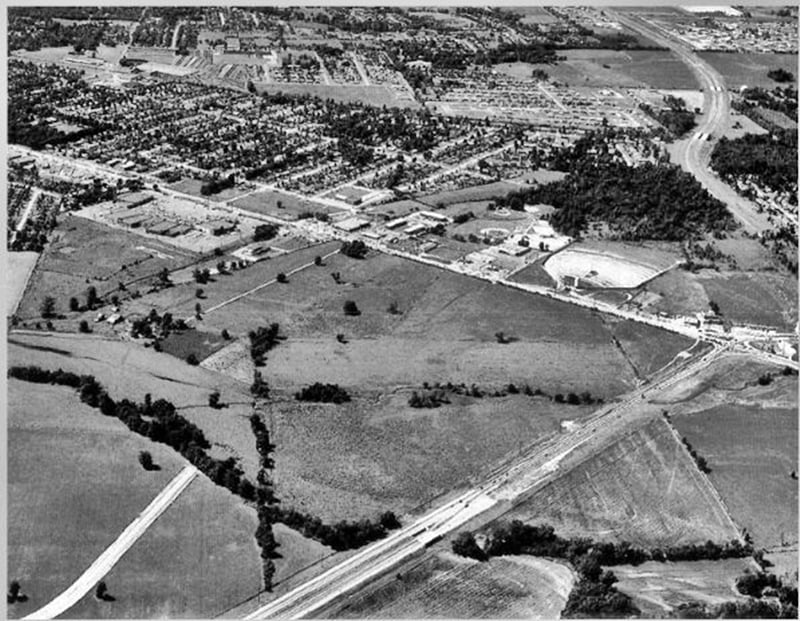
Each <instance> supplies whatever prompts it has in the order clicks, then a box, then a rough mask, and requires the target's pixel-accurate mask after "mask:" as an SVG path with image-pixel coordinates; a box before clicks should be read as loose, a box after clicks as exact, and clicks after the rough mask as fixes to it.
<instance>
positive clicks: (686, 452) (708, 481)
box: [661, 417, 746, 544]
mask: <svg viewBox="0 0 800 621" xmlns="http://www.w3.org/2000/svg"><path fill="white" fill-rule="evenodd" d="M661 420H662V421H663V422H664V424H665V425H666V426H667V427H668V428H669V430H670V432H671V433H672V437H673V438H675V441H676V442H677V443H678V444H679V445H680V448H681V449H682V450H683V453H684V455H686V457H687V458H688V459H689V460H690V461H691V462H692V465H693V467H694V470H695V472H696V473H697V474H698V476H699V479H700V480H701V481H703V483H704V484H705V486H706V487H707V488H708V489H709V490H710V491H711V496H712V497H713V498H714V500H716V501H717V503H718V504H719V506H720V509H722V513H723V515H725V517H726V518H727V519H728V522H730V525H731V526H732V527H733V530H734V531H735V532H736V536H737V537H738V539H739V542H740V543H742V544H744V543H746V542H745V540H744V536H743V535H742V529H741V528H739V526H738V525H737V524H736V522H735V521H734V519H733V517H732V516H731V513H730V511H729V510H728V505H726V504H725V501H724V500H723V499H722V496H721V495H720V493H719V490H718V489H717V488H716V487H714V484H713V483H712V482H711V479H710V478H709V477H708V475H707V474H706V473H705V472H703V471H702V470H700V468H699V467H698V466H697V462H695V460H694V458H693V457H692V455H691V454H690V453H689V449H688V447H687V446H686V445H685V444H684V443H683V439H682V438H681V435H680V434H679V433H678V430H677V429H676V428H675V426H674V425H673V424H672V422H671V421H668V420H666V419H664V418H663V417H662V419H661Z"/></svg>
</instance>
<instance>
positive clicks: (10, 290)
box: [5, 252, 39, 316]
mask: <svg viewBox="0 0 800 621" xmlns="http://www.w3.org/2000/svg"><path fill="white" fill-rule="evenodd" d="M6 256H7V257H8V263H7V264H6V265H7V269H8V272H6V274H7V276H6V278H7V280H6V290H5V291H6V315H7V316H8V315H13V314H14V312H15V311H16V310H17V306H18V305H19V303H20V300H21V299H22V296H23V294H24V293H25V288H26V287H27V286H28V279H30V277H31V274H32V273H33V268H34V267H35V266H36V261H37V260H38V259H39V253H38V252H9V253H8V254H7V255H6Z"/></svg>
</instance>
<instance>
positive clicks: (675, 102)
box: [639, 95, 697, 138]
mask: <svg viewBox="0 0 800 621" xmlns="http://www.w3.org/2000/svg"><path fill="white" fill-rule="evenodd" d="M664 103H665V104H666V106H667V107H666V108H659V109H657V110H656V109H654V108H653V107H652V106H650V105H648V104H640V105H639V108H641V109H642V111H643V112H644V113H645V114H647V115H649V116H651V117H653V118H654V119H655V120H656V121H658V122H659V123H661V125H663V126H664V127H665V128H666V130H667V131H668V132H669V133H670V134H671V135H672V137H673V138H680V137H682V136H685V135H686V134H687V133H689V132H690V131H692V130H693V129H694V128H695V127H696V126H697V122H696V121H695V116H694V113H693V112H691V111H690V110H687V109H686V102H685V101H684V100H683V99H681V98H679V97H673V96H672V95H667V96H666V97H664Z"/></svg>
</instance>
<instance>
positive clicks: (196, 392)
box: [8, 334, 257, 476]
mask: <svg viewBox="0 0 800 621" xmlns="http://www.w3.org/2000/svg"><path fill="white" fill-rule="evenodd" d="M8 360H9V364H12V365H31V364H32V365H38V366H41V367H44V368H48V369H57V368H63V369H64V370H68V371H72V372H74V373H79V374H92V375H94V376H95V377H96V378H97V380H98V381H99V382H100V383H101V384H102V385H103V386H105V388H106V389H107V390H108V393H109V395H110V396H111V397H112V398H113V399H121V398H123V397H124V398H128V399H132V400H135V401H138V402H141V401H142V400H143V399H144V396H145V394H147V393H150V394H151V395H152V398H153V400H154V401H155V400H156V399H159V398H164V399H167V400H169V401H171V402H172V403H174V404H175V406H176V407H177V408H178V409H179V411H180V413H181V414H182V415H183V416H185V417H186V418H187V419H189V420H190V421H192V422H193V423H195V424H196V425H198V426H199V427H200V428H201V429H202V430H203V431H204V433H205V434H206V436H207V437H208V439H209V441H210V442H211V444H212V454H213V455H214V456H216V457H220V458H223V459H224V458H225V457H227V456H234V457H239V458H241V460H242V462H241V463H242V467H243V468H244V470H245V471H246V472H249V473H250V474H251V475H252V476H255V472H256V469H257V466H256V460H257V457H256V450H255V441H254V440H253V434H252V432H251V430H250V425H249V423H248V421H247V416H249V415H250V414H251V413H252V407H251V405H252V398H251V397H250V394H249V392H248V391H247V386H246V385H242V384H240V383H238V382H236V381H234V380H232V379H230V378H227V377H226V376H224V375H220V374H217V373H212V372H211V371H208V370H206V369H204V368H202V367H196V366H190V365H188V364H186V363H184V362H181V361H179V360H176V359H175V358H174V357H172V356H170V355H169V354H166V353H163V352H162V353H159V352H155V351H153V349H152V348H148V349H145V348H144V347H142V346H141V345H140V344H138V343H131V342H122V341H110V340H103V339H98V338H80V339H79V338H75V337H74V336H73V335H64V336H55V335H53V336H48V335H35V334H13V335H11V336H10V337H9V346H8ZM122 367H124V368H125V373H124V374H123V373H120V372H119V369H120V368H122ZM214 390H219V391H220V393H221V402H222V403H224V404H228V405H229V407H226V408H224V409H221V410H215V409H212V408H210V407H208V395H209V393H211V392H212V391H214ZM120 424H121V423H120Z"/></svg>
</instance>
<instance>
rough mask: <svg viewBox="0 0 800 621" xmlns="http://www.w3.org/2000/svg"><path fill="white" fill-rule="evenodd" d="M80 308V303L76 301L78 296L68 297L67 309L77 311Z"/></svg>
mask: <svg viewBox="0 0 800 621" xmlns="http://www.w3.org/2000/svg"><path fill="white" fill-rule="evenodd" d="M80 308H81V305H80V303H79V302H78V298H70V299H69V310H70V311H72V312H73V313H75V312H77V311H79V310H80Z"/></svg>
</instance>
